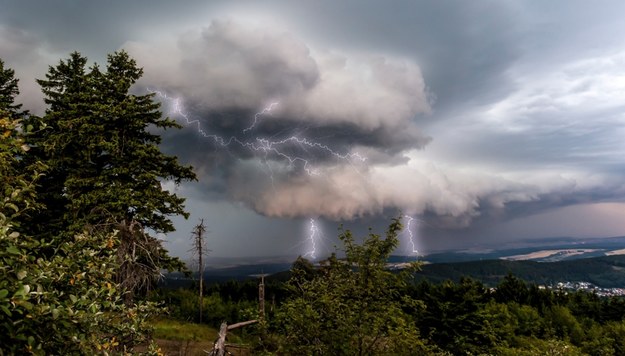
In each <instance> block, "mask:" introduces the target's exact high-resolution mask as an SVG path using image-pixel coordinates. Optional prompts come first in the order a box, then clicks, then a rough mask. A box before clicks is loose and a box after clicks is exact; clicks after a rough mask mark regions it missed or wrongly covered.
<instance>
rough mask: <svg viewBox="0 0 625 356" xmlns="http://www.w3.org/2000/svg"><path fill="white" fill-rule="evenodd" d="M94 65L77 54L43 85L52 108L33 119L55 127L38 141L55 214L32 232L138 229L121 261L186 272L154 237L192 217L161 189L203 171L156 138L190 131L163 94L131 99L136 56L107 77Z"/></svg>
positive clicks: (111, 62)
mask: <svg viewBox="0 0 625 356" xmlns="http://www.w3.org/2000/svg"><path fill="white" fill-rule="evenodd" d="M86 66H87V58H86V57H83V56H82V55H81V54H80V53H78V52H74V53H72V54H71V55H70V58H69V59H67V60H66V61H63V60H62V61H60V62H59V64H58V65H57V66H55V67H50V68H49V71H48V73H47V74H46V78H45V79H42V80H38V83H39V85H40V86H41V88H42V91H43V93H44V96H45V102H46V104H48V106H49V107H48V109H47V111H46V114H45V115H44V116H43V117H42V118H40V119H32V120H33V121H35V120H38V121H40V123H39V124H40V125H44V126H45V127H46V129H45V130H40V131H39V134H38V135H35V136H33V137H32V138H31V142H30V143H31V145H33V146H34V150H35V151H36V152H37V157H38V158H40V159H41V160H42V161H43V162H44V163H46V164H47V165H48V166H49V167H50V168H49V171H48V172H47V173H46V176H45V177H44V179H43V180H42V184H41V186H40V192H39V193H40V194H39V196H40V197H41V199H42V200H41V203H43V204H44V205H45V206H46V209H45V210H42V211H41V212H40V214H39V215H37V216H34V217H33V218H32V219H31V221H30V222H31V224H30V226H31V227H32V228H33V230H34V231H33V232H32V233H33V235H35V236H41V237H45V236H50V235H58V234H65V235H67V236H73V235H74V234H76V233H78V232H81V231H82V230H84V229H85V228H86V227H94V226H95V227H97V228H98V229H100V230H101V229H103V228H105V229H111V230H113V229H115V230H119V231H126V232H132V233H124V234H122V242H121V248H122V249H121V250H120V253H119V254H118V257H119V259H120V261H121V260H123V261H131V262H132V263H130V264H129V265H130V266H145V265H150V268H147V270H148V271H151V272H152V273H153V274H156V275H158V271H159V270H160V268H164V267H167V266H169V267H172V266H173V267H180V266H182V264H181V263H180V261H178V260H176V259H171V258H169V257H168V256H167V254H166V252H165V250H164V249H163V248H162V245H161V243H160V241H159V240H157V239H156V238H155V237H153V236H151V235H149V234H147V233H146V231H150V232H152V233H167V232H171V231H173V230H174V227H173V224H172V222H171V220H170V218H169V217H170V216H173V215H183V216H185V217H188V214H187V213H186V212H185V211H184V206H183V203H184V198H181V197H179V196H177V195H176V194H174V193H171V192H169V191H167V190H165V189H163V187H162V185H161V182H162V181H165V180H171V181H174V182H175V183H176V184H179V183H181V182H182V181H185V180H194V179H196V177H195V174H194V173H193V170H192V168H191V167H187V166H182V165H180V164H179V163H178V160H177V158H176V157H172V156H167V155H165V154H164V153H162V152H161V151H160V148H159V143H160V142H161V138H160V136H159V135H158V134H156V133H154V131H156V130H158V129H168V128H180V126H179V125H178V124H176V123H175V122H174V121H172V120H170V119H167V118H163V117H162V113H161V112H160V111H159V107H160V104H159V103H157V102H154V101H153V94H148V95H134V94H131V93H130V88H131V87H132V85H133V84H134V83H135V82H136V81H137V80H138V79H139V78H140V77H141V76H142V74H143V70H142V69H141V68H138V67H137V65H136V62H135V61H134V60H133V59H131V58H130V57H129V56H128V54H127V53H126V52H123V51H122V52H116V53H113V54H111V55H109V56H108V61H107V66H106V70H105V71H102V70H100V68H99V67H98V65H97V64H96V65H93V66H92V67H90V68H87V67H86ZM124 239H125V240H124ZM137 246H140V247H141V246H143V247H146V246H149V248H147V247H146V248H143V247H141V248H137ZM138 251H139V252H138ZM140 251H143V252H146V253H147V252H148V251H151V252H150V255H145V254H141V253H140ZM125 271H127V272H126V273H129V274H127V275H120V276H119V279H120V280H126V279H128V278H130V277H136V276H131V275H130V274H132V273H133V271H132V269H129V270H125ZM133 279H136V280H138V281H140V283H139V284H138V285H137V286H134V287H132V286H130V287H129V289H133V288H135V287H136V288H140V289H142V290H146V288H147V289H148V290H149V285H147V286H146V283H145V281H146V280H145V278H143V277H141V278H133Z"/></svg>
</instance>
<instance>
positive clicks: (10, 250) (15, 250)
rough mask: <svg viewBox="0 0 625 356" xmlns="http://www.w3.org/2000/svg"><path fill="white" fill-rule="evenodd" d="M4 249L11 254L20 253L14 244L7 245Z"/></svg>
mask: <svg viewBox="0 0 625 356" xmlns="http://www.w3.org/2000/svg"><path fill="white" fill-rule="evenodd" d="M6 251H7V252H8V253H10V254H13V255H21V254H22V252H21V251H20V250H19V249H18V248H17V247H15V246H9V247H7V249H6Z"/></svg>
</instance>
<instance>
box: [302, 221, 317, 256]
mask: <svg viewBox="0 0 625 356" xmlns="http://www.w3.org/2000/svg"><path fill="white" fill-rule="evenodd" d="M309 233H310V234H309V235H308V239H309V240H310V251H308V252H306V254H304V257H306V256H310V257H311V258H312V259H313V260H314V259H315V258H316V257H317V256H316V255H317V239H318V238H319V227H317V222H316V221H315V219H313V218H311V219H310V229H309Z"/></svg>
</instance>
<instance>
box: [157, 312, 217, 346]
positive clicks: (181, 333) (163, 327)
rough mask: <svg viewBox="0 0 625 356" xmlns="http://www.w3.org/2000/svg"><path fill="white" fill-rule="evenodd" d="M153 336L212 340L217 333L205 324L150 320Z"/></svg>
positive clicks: (172, 338)
mask: <svg viewBox="0 0 625 356" xmlns="http://www.w3.org/2000/svg"><path fill="white" fill-rule="evenodd" d="M151 323H152V324H153V325H154V338H156V339H165V340H177V341H187V340H191V341H213V340H215V339H216V338H217V334H218V333H219V332H218V330H217V329H215V328H212V327H209V326H207V325H202V324H195V323H190V322H182V321H179V320H174V319H162V318H161V319H157V320H152V321H151Z"/></svg>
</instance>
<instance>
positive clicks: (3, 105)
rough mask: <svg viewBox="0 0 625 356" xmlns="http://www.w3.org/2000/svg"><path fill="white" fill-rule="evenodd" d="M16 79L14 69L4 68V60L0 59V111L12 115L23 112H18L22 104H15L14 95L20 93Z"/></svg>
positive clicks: (19, 114)
mask: <svg viewBox="0 0 625 356" xmlns="http://www.w3.org/2000/svg"><path fill="white" fill-rule="evenodd" d="M18 81H19V80H18V79H17V78H15V71H14V70H13V69H10V68H5V67H4V61H2V59H0V111H2V112H4V113H5V115H10V116H12V117H17V116H21V115H23V114H25V113H24V112H20V109H21V108H22V104H15V97H16V96H17V95H18V94H19V93H20V91H19V88H18V86H17V83H18Z"/></svg>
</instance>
